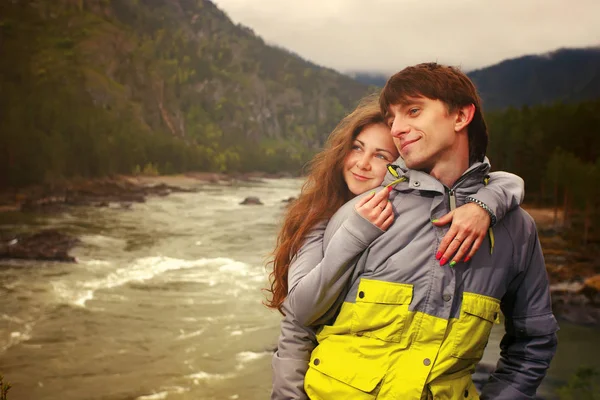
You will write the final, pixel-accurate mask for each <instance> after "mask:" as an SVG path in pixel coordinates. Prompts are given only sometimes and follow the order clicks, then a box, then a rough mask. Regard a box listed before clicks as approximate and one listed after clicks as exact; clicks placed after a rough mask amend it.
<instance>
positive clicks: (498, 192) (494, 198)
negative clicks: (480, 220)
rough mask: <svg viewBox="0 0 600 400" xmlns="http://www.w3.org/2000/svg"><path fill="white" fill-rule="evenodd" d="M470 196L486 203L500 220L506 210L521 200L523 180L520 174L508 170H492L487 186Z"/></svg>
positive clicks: (523, 188) (516, 205)
mask: <svg viewBox="0 0 600 400" xmlns="http://www.w3.org/2000/svg"><path fill="white" fill-rule="evenodd" d="M470 197H473V198H475V199H477V200H479V201H481V202H483V203H484V204H485V205H487V206H488V207H489V208H490V210H491V211H492V212H493V213H494V215H495V216H496V221H500V220H501V219H502V218H504V216H505V215H506V213H507V212H509V211H511V210H513V209H515V208H516V207H518V206H519V205H520V204H521V203H522V202H523V198H524V197H525V182H524V181H523V179H521V177H520V176H517V175H514V174H511V173H509V172H503V171H498V172H492V173H490V180H489V183H488V184H487V186H485V187H482V188H481V189H479V191H478V192H477V193H475V194H474V195H471V196H470Z"/></svg>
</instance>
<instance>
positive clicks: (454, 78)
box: [379, 63, 488, 164]
mask: <svg viewBox="0 0 600 400" xmlns="http://www.w3.org/2000/svg"><path fill="white" fill-rule="evenodd" d="M415 97H427V98H429V99H432V100H440V101H442V102H443V103H445V104H446V106H447V107H448V111H449V112H454V111H456V110H457V109H459V108H461V107H465V106H468V105H470V104H473V105H475V114H474V116H473V120H472V121H471V123H470V124H469V126H468V127H467V131H468V135H469V163H470V164H472V163H474V162H476V161H483V159H484V157H485V152H486V150H487V144H488V133H487V126H486V124H485V120H484V119H483V114H482V111H481V99H480V98H479V95H478V94H477V89H476V88H475V85H474V84H473V82H471V79H469V77H467V76H466V75H465V74H464V73H463V72H461V71H460V70H459V69H458V68H455V67H450V66H446V65H440V64H437V63H423V64H418V65H415V66H412V67H407V68H405V69H403V70H402V71H400V72H398V73H396V74H395V75H393V76H392V77H391V78H390V79H388V81H387V83H386V84H385V86H384V88H383V91H382V92H381V96H380V97H379V106H380V107H381V113H382V114H383V115H384V116H385V117H386V119H387V117H388V115H389V112H390V107H391V106H393V105H398V104H407V103H408V102H409V100H410V99H411V98H415Z"/></svg>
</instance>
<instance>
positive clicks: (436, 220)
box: [431, 219, 439, 222]
mask: <svg viewBox="0 0 600 400" xmlns="http://www.w3.org/2000/svg"><path fill="white" fill-rule="evenodd" d="M438 221H439V219H432V220H431V222H438Z"/></svg>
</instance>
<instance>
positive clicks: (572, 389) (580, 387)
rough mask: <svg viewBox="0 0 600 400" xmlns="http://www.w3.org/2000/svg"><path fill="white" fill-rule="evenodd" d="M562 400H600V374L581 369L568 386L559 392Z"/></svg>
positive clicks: (587, 368)
mask: <svg viewBox="0 0 600 400" xmlns="http://www.w3.org/2000/svg"><path fill="white" fill-rule="evenodd" d="M557 392H558V395H559V397H560V400H600V372H598V371H597V370H596V369H594V368H591V367H579V368H578V369H577V372H575V374H573V376H571V378H570V379H569V382H568V384H566V385H565V386H562V387H560V388H559V389H558V390H557Z"/></svg>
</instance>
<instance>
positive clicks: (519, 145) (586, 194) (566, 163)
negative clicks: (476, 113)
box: [486, 100, 600, 244]
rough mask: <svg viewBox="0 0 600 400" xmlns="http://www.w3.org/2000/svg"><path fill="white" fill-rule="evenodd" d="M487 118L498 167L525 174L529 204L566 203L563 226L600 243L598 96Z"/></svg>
mask: <svg viewBox="0 0 600 400" xmlns="http://www.w3.org/2000/svg"><path fill="white" fill-rule="evenodd" d="M486 120H487V122H488V128H489V132H490V146H489V148H488V157H489V158H490V159H491V160H492V162H493V166H494V168H495V169H500V170H507V171H511V172H514V173H516V174H518V175H520V176H521V177H523V179H525V182H526V183H527V198H526V200H527V201H528V202H529V203H536V204H537V205H541V206H547V205H550V206H553V207H555V208H556V209H558V208H562V209H563V211H564V213H563V215H564V218H563V221H562V226H563V227H564V228H566V229H567V230H570V231H572V232H578V234H577V236H578V237H579V238H580V240H582V244H589V243H590V242H591V241H594V242H598V243H600V231H598V230H597V228H595V226H597V225H598V224H596V223H594V221H597V220H598V217H599V216H600V214H599V213H598V211H597V210H598V209H599V208H600V168H599V167H600V135H599V134H598V132H600V100H594V101H588V102H583V103H578V104H555V105H552V106H536V107H523V108H521V109H520V110H517V109H514V108H511V109H508V110H505V111H502V112H494V113H488V114H487V115H486ZM594 229H596V232H595V233H594ZM581 232H583V235H581Z"/></svg>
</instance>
